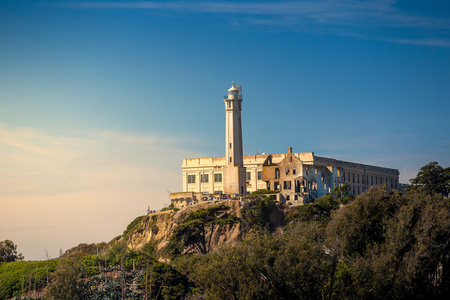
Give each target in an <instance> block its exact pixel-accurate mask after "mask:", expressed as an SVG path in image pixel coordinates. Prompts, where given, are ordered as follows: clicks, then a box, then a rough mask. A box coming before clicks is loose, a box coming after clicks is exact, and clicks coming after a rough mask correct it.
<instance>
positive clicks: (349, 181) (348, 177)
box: [347, 172, 350, 182]
mask: <svg viewBox="0 0 450 300" xmlns="http://www.w3.org/2000/svg"><path fill="white" fill-rule="evenodd" d="M347 174H348V179H347V180H348V182H350V172H348V173H347Z"/></svg>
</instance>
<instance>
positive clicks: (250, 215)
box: [242, 197, 275, 231]
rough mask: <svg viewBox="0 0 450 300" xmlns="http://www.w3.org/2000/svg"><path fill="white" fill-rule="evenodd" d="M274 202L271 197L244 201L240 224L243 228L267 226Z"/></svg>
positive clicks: (268, 225)
mask: <svg viewBox="0 0 450 300" xmlns="http://www.w3.org/2000/svg"><path fill="white" fill-rule="evenodd" d="M274 203H275V200H274V199H273V198H271V197H265V198H264V199H260V198H257V199H254V200H252V201H248V202H246V203H245V205H244V209H243V210H242V224H243V225H244V228H245V230H246V231H249V230H250V229H252V228H255V229H264V228H269V227H270V221H269V215H270V212H271V211H272V207H273V205H274Z"/></svg>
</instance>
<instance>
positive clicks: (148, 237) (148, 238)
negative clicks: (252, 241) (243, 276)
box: [127, 200, 292, 252]
mask: <svg viewBox="0 0 450 300" xmlns="http://www.w3.org/2000/svg"><path fill="white" fill-rule="evenodd" d="M217 204H218V203H212V202H205V203H199V204H196V205H192V206H187V207H184V208H182V209H180V210H179V211H176V212H174V211H164V212H160V213H155V214H150V215H148V216H146V217H144V218H143V219H142V221H141V222H140V223H139V224H138V225H137V226H136V228H135V229H133V230H132V231H131V232H130V233H129V235H128V239H127V246H128V247H129V248H130V249H134V250H139V249H142V247H144V245H145V244H147V243H149V242H153V243H156V244H157V251H158V252H161V250H163V249H164V248H165V246H166V245H167V243H168V242H169V238H170V236H171V235H172V233H173V231H174V229H175V227H176V226H177V225H178V224H180V223H181V222H182V221H183V220H184V219H185V218H186V217H187V216H188V215H189V214H190V213H191V212H193V211H196V210H199V209H202V208H208V207H211V206H215V205H217ZM220 204H225V205H227V206H228V207H229V210H228V211H227V212H228V213H229V214H232V215H235V216H236V217H238V218H241V217H242V209H243V204H242V202H240V201H237V200H224V201H221V202H220ZM291 210H292V209H291V208H290V207H287V206H285V205H280V204H275V205H274V206H273V207H272V210H271V214H270V215H269V221H270V223H271V227H272V228H276V227H279V226H282V225H284V217H285V216H286V215H287V214H288V213H289V212H290V211H291ZM212 235H213V236H212V238H211V248H212V249H214V248H216V247H217V246H218V245H220V244H229V245H235V244H236V243H238V242H239V241H240V240H241V239H242V237H243V235H244V232H243V226H242V224H241V223H235V224H231V225H229V226H228V227H227V228H226V230H225V231H224V232H221V233H220V234H219V232H218V230H217V229H216V230H214V232H213V233H212Z"/></svg>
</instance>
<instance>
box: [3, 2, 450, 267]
mask: <svg viewBox="0 0 450 300" xmlns="http://www.w3.org/2000/svg"><path fill="white" fill-rule="evenodd" d="M449 70H450V2H449V1H444V0H441V1H418V0H413V1H411V0H409V1H392V0H378V1H370V0H367V1H354V0H344V1H332V0H321V1H240V2H237V1H196V2H191V1H51V0H49V1H20V0H19V1H17V0H16V1H8V0H4V1H1V2H0V178H1V180H0V191H1V192H0V201H1V208H0V240H3V239H6V238H8V239H11V240H13V241H14V242H15V243H16V244H18V247H19V251H22V252H23V253H24V255H25V258H26V259H43V258H44V254H43V253H44V252H43V249H48V250H49V252H50V253H53V254H54V256H56V255H57V253H58V251H59V248H61V249H62V250H66V249H67V248H69V247H72V246H74V245H76V244H78V243H81V242H99V241H102V240H109V239H111V238H113V237H114V236H116V235H119V234H120V233H121V232H122V231H123V230H124V228H125V227H126V225H127V224H128V223H129V222H130V221H131V220H132V219H133V218H134V217H135V216H138V215H142V214H144V213H145V211H146V209H147V206H148V205H150V206H151V208H153V209H159V208H161V207H163V206H164V205H165V204H167V203H168V191H167V190H170V191H178V190H180V189H181V176H180V175H181V174H180V171H181V168H180V166H181V159H182V158H183V157H198V156H222V155H223V152H224V123H225V120H224V104H223V96H224V95H225V94H226V91H227V89H228V88H229V87H230V85H231V81H235V82H236V83H237V84H241V85H242V86H243V96H244V103H243V112H242V117H243V121H242V124H243V137H244V153H245V154H255V153H257V152H266V153H282V152H285V151H286V148H287V147H293V150H294V151H295V152H310V151H313V152H315V154H316V155H320V156H329V157H333V158H337V159H342V160H348V161H355V162H361V163H367V164H374V165H381V166H386V167H391V168H396V169H399V170H400V172H401V175H400V180H401V182H407V181H408V180H409V179H410V178H412V177H414V176H415V174H416V173H417V170H418V169H419V168H420V167H421V166H423V165H425V164H427V163H429V162H431V161H438V162H439V163H440V164H441V165H442V166H444V167H446V166H449V165H450V133H449V128H450V121H449V118H448V116H449V112H450V104H449V103H450V89H449V86H450V71H449ZM19 220H20V221H19ZM98 224H108V225H102V226H99V225H98ZM93 228H95V229H93ZM37 236H40V238H36V237H37ZM42 236H45V238H42Z"/></svg>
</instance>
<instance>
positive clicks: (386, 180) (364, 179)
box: [343, 172, 397, 193]
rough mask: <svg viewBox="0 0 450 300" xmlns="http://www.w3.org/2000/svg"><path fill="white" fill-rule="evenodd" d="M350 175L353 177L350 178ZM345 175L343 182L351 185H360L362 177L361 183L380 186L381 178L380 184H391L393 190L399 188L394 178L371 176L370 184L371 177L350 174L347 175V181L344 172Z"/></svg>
mask: <svg viewBox="0 0 450 300" xmlns="http://www.w3.org/2000/svg"><path fill="white" fill-rule="evenodd" d="M350 174H351V175H352V176H350ZM343 175H344V176H343V180H344V181H347V182H349V183H350V182H352V183H358V184H359V183H360V177H361V183H362V184H366V183H367V185H378V178H379V179H380V180H379V181H380V184H382V183H386V184H388V185H389V184H390V187H391V188H397V180H394V179H392V178H384V177H381V176H380V177H378V176H375V177H374V176H373V175H371V176H370V183H369V175H361V176H360V174H355V173H350V172H348V173H347V180H345V172H343ZM355 175H356V176H355ZM374 178H375V181H374ZM355 179H356V180H355ZM358 193H359V192H358Z"/></svg>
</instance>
